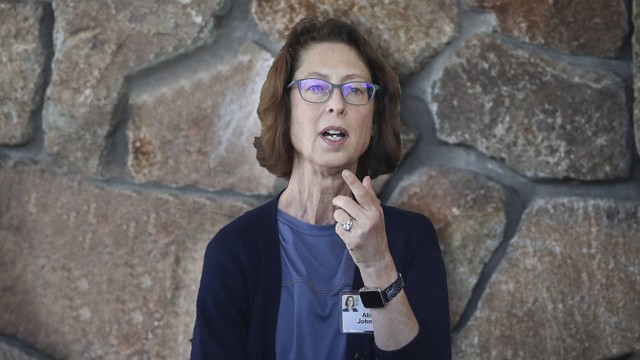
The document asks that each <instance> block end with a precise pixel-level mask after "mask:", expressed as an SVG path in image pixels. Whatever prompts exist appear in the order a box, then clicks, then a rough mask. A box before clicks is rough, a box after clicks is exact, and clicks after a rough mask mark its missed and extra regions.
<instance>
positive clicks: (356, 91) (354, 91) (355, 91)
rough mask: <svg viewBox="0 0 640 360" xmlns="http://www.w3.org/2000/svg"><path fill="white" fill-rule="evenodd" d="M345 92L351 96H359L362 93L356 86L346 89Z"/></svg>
mask: <svg viewBox="0 0 640 360" xmlns="http://www.w3.org/2000/svg"><path fill="white" fill-rule="evenodd" d="M347 92H348V93H350V94H353V95H360V94H362V93H363V91H362V89H361V88H359V87H356V86H352V87H348V88H347Z"/></svg>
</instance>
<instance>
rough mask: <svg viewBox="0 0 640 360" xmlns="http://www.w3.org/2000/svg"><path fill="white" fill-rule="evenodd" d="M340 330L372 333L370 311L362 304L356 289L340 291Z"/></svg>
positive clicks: (343, 331)
mask: <svg viewBox="0 0 640 360" xmlns="http://www.w3.org/2000/svg"><path fill="white" fill-rule="evenodd" d="M340 310H341V313H342V317H341V319H340V332H342V333H360V334H371V333H373V319H372V317H371V311H369V309H367V308H365V307H364V306H362V302H361V301H360V295H359V294H358V291H354V290H351V291H342V292H340Z"/></svg>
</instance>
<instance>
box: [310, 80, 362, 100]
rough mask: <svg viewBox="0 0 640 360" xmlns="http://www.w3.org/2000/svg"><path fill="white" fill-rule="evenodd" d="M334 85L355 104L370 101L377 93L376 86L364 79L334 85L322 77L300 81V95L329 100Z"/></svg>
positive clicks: (346, 98) (311, 98)
mask: <svg viewBox="0 0 640 360" xmlns="http://www.w3.org/2000/svg"><path fill="white" fill-rule="evenodd" d="M334 87H337V88H339V89H340V92H341V93H342V96H343V97H344V100H345V101H346V102H348V103H349V104H353V105H364V104H367V103H369V101H371V98H372V97H373V95H374V93H375V86H374V85H373V84H370V83H368V82H364V81H352V82H348V83H345V84H341V85H334V84H331V83H330V82H328V81H324V80H321V79H302V80H299V81H298V90H299V91H300V96H302V98H303V99H304V100H306V101H309V102H316V103H319V102H325V101H327V99H329V97H330V96H331V92H332V90H333V88H334Z"/></svg>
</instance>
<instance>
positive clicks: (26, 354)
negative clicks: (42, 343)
mask: <svg viewBox="0 0 640 360" xmlns="http://www.w3.org/2000/svg"><path fill="white" fill-rule="evenodd" d="M30 353H32V351H28V350H25V349H22V348H21V347H20V346H18V345H13V344H10V343H7V342H3V341H2V340H0V359H2V360H42V359H44V357H42V356H40V355H31V354H30Z"/></svg>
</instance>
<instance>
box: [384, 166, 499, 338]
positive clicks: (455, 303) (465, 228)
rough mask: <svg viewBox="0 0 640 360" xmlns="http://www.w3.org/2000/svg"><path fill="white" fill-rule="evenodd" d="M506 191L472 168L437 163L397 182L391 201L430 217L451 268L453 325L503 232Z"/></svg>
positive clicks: (443, 253) (450, 293)
mask: <svg viewBox="0 0 640 360" xmlns="http://www.w3.org/2000/svg"><path fill="white" fill-rule="evenodd" d="M505 201H506V194H505V192H504V190H503V189H502V187H501V186H500V185H499V184H497V183H494V182H492V181H490V180H488V179H487V178H485V177H483V176H480V175H477V174H475V173H473V172H471V171H465V170H455V169H446V168H432V169H429V168H427V169H423V170H420V171H418V172H417V173H416V174H415V175H413V176H410V177H407V178H406V179H404V180H403V182H402V183H401V184H400V185H398V188H397V189H396V191H395V192H394V193H393V194H392V195H391V199H390V201H389V204H391V205H394V206H397V207H400V208H404V209H407V210H412V211H416V212H419V213H422V214H424V215H426V216H427V217H429V218H430V219H431V221H432V222H433V224H434V226H435V228H436V231H437V233H438V240H439V242H440V247H441V249H442V255H443V257H444V261H445V267H446V270H447V281H448V285H449V304H450V311H451V325H452V327H453V326H454V325H455V324H456V323H457V322H458V319H459V318H460V315H461V314H462V312H463V311H464V309H465V307H466V305H467V302H468V301H469V298H470V297H471V291H472V290H473V287H474V286H475V284H476V282H477V281H478V279H479V278H480V273H481V271H482V268H483V266H484V264H485V263H486V262H487V261H488V260H489V258H490V257H491V255H492V254H493V252H494V250H495V249H496V247H497V246H498V245H499V244H500V242H501V241H502V238H503V233H504V226H505V222H506V220H505V214H504V207H505Z"/></svg>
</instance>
